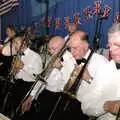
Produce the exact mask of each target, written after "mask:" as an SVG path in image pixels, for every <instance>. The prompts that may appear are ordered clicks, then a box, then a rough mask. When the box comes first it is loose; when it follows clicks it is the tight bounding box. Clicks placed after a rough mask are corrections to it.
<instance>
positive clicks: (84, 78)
mask: <svg viewBox="0 0 120 120" xmlns="http://www.w3.org/2000/svg"><path fill="white" fill-rule="evenodd" d="M79 67H80V68H79V69H81V70H82V67H83V66H79ZM81 70H80V71H81ZM82 79H83V80H85V81H88V80H90V79H91V76H90V73H89V71H88V69H87V68H86V69H85V70H84V73H83V76H82Z"/></svg>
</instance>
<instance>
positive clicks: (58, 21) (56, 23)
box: [55, 18, 61, 29]
mask: <svg viewBox="0 0 120 120" xmlns="http://www.w3.org/2000/svg"><path fill="white" fill-rule="evenodd" d="M60 27H61V18H56V20H55V28H56V29H59V28H60Z"/></svg>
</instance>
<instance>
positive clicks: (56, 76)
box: [31, 50, 108, 101]
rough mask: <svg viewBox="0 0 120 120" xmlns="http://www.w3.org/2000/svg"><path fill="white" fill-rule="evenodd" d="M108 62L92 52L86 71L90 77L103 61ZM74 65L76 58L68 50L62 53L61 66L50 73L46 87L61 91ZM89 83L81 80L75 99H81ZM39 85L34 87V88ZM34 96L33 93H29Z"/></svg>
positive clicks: (87, 54)
mask: <svg viewBox="0 0 120 120" xmlns="http://www.w3.org/2000/svg"><path fill="white" fill-rule="evenodd" d="M90 51H91V50H88V52H87V53H86V55H85V57H84V58H87V57H88V56H89V54H90ZM106 62H108V61H107V59H106V58H105V57H103V56H101V55H99V54H96V53H94V54H93V56H92V58H91V60H90V63H89V65H88V71H89V73H90V75H91V76H92V77H94V75H95V71H96V70H97V69H98V68H99V67H100V66H101V65H102V64H104V63H106ZM75 65H76V60H75V59H74V58H73V56H72V55H71V53H70V52H68V51H67V52H66V53H65V54H64V55H63V67H62V69H61V70H60V71H59V70H58V69H54V70H53V71H52V73H51V74H50V76H49V78H48V80H47V82H48V84H47V86H46V89H48V90H50V91H53V92H60V91H63V89H64V86H65V84H66V83H67V82H68V80H69V78H70V75H71V73H72V71H73V70H74V68H75ZM88 86H89V84H88V83H87V82H86V81H84V80H83V81H82V82H81V86H80V88H79V91H78V95H77V99H78V100H79V101H81V98H82V96H83V95H84V94H85V92H86V90H87V88H88ZM37 88H39V87H36V90H37ZM31 95H32V96H34V94H31Z"/></svg>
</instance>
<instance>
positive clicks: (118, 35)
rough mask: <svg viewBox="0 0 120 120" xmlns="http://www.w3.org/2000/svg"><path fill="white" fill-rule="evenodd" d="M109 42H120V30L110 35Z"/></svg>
mask: <svg viewBox="0 0 120 120" xmlns="http://www.w3.org/2000/svg"><path fill="white" fill-rule="evenodd" d="M108 42H119V43H120V32H115V33H112V34H110V35H109V40H108Z"/></svg>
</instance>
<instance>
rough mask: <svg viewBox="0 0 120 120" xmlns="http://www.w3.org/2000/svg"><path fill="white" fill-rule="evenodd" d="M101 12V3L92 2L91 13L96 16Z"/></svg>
mask: <svg viewBox="0 0 120 120" xmlns="http://www.w3.org/2000/svg"><path fill="white" fill-rule="evenodd" d="M100 11H101V1H95V2H94V7H93V13H94V14H95V15H98V14H99V13H100Z"/></svg>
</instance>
